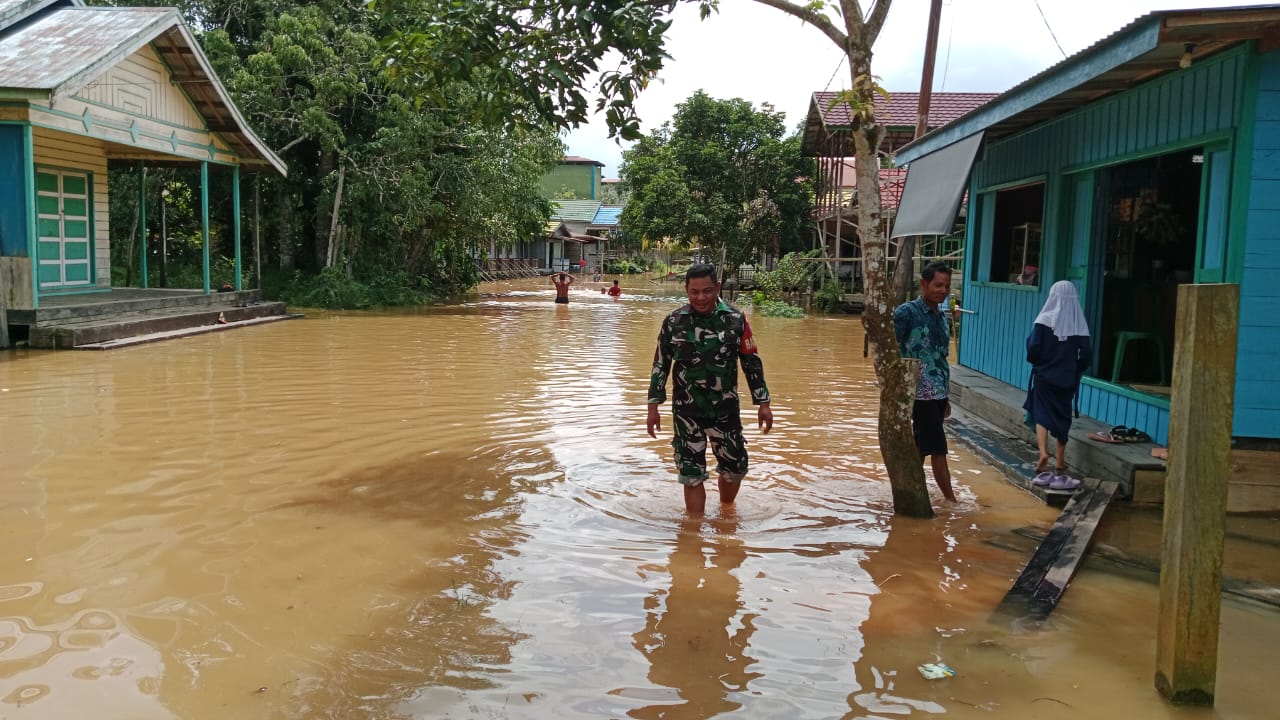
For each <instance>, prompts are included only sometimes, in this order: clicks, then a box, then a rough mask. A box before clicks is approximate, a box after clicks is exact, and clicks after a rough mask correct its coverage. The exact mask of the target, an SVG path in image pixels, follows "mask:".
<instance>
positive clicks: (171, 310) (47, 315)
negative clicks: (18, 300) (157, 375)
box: [8, 288, 300, 350]
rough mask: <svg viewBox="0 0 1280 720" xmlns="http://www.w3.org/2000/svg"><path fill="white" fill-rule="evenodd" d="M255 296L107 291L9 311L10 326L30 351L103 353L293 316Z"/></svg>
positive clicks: (258, 294)
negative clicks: (21, 329)
mask: <svg viewBox="0 0 1280 720" xmlns="http://www.w3.org/2000/svg"><path fill="white" fill-rule="evenodd" d="M261 297H262V296H261V292H260V291H258V290H242V291H236V292H221V293H209V294H205V293H204V292H203V291H201V290H192V289H166V288H146V289H143V288H112V289H110V290H102V291H100V292H87V293H77V294H66V295H43V296H41V297H40V307H39V308H36V309H21V310H9V311H8V317H9V324H10V325H11V326H14V325H17V326H26V342H27V343H28V345H29V346H30V347H33V348H54V349H59V348H62V349H66V348H77V349H86V350H105V349H110V348H118V347H127V346H129V345H136V344H139V343H144V342H155V341H157V340H167V339H172V338H177V337H184V336H186V335H191V334H198V333H203V332H213V331H217V330H225V329H230V328H236V327H244V326H247V325H256V324H261V323H263V322H270V321H273V320H284V319H291V318H295V317H300V316H299V315H293V314H290V313H289V312H288V311H287V309H286V308H285V306H284V303H279V302H263V301H262V299H261Z"/></svg>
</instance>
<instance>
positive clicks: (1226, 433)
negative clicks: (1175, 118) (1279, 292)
mask: <svg viewBox="0 0 1280 720" xmlns="http://www.w3.org/2000/svg"><path fill="white" fill-rule="evenodd" d="M1239 319H1240V286H1238V285H1182V286H1179V287H1178V316H1177V321H1176V323H1175V327H1176V331H1175V332H1176V334H1175V337H1177V339H1178V344H1177V348H1176V350H1175V351H1174V354H1173V388H1172V396H1171V398H1170V400H1169V471H1168V475H1167V480H1166V483H1167V486H1166V488H1165V500H1164V552H1163V556H1162V561H1161V565H1160V567H1161V570H1160V613H1159V616H1158V619H1157V625H1156V676H1155V685H1156V689H1157V690H1159V691H1160V694H1161V695H1164V696H1165V697H1166V698H1168V699H1169V700H1170V701H1171V702H1173V703H1176V704H1185V705H1212V704H1213V694H1214V684H1215V681H1216V680H1217V674H1218V614H1219V610H1220V607H1219V604H1220V600H1221V592H1222V552H1223V536H1224V532H1225V524H1226V512H1227V479H1228V475H1229V473H1230V451H1231V417H1232V408H1233V406H1234V398H1235V379H1236V331H1237V326H1238V324H1239Z"/></svg>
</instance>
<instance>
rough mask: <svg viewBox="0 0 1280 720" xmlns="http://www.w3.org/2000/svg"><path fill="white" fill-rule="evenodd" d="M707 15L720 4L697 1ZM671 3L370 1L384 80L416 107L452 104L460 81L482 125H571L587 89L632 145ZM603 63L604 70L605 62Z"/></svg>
mask: <svg viewBox="0 0 1280 720" xmlns="http://www.w3.org/2000/svg"><path fill="white" fill-rule="evenodd" d="M696 1H697V2H698V3H699V4H700V5H701V6H702V13H703V16H704V17H705V16H706V15H708V14H709V13H710V12H711V11H712V9H714V7H715V6H716V4H717V0H696ZM676 4H677V0H661V1H660V2H634V0H572V1H565V0H560V1H558V2H557V1H556V0H505V1H504V0H497V1H493V2H465V1H459V0H377V4H376V7H377V9H378V11H379V12H381V13H382V14H383V16H384V18H385V22H386V25H387V26H389V27H394V28H396V31H395V32H394V33H392V35H391V36H390V37H389V38H388V41H387V45H386V47H387V52H388V54H389V60H388V63H387V75H388V77H390V78H391V79H392V80H393V81H394V82H395V83H396V87H397V88H399V89H402V90H403V91H405V92H408V93H413V94H415V95H420V96H421V100H422V103H423V104H427V105H430V106H432V107H450V106H451V105H452V103H453V101H454V98H453V96H452V93H451V89H452V87H453V86H454V85H455V84H456V83H458V82H463V83H468V84H474V85H476V86H478V87H483V88H484V89H485V92H484V95H483V97H482V98H481V101H480V102H477V103H475V104H473V105H471V106H470V107H469V108H468V117H470V118H472V119H476V120H479V121H481V122H483V123H484V124H486V125H490V126H494V125H513V124H514V125H526V126H530V125H533V126H541V125H544V124H548V123H549V124H552V125H554V126H556V127H559V128H572V127H576V126H578V125H582V124H585V123H586V122H587V116H588V111H589V109H590V107H591V104H590V103H589V102H588V100H587V97H586V95H585V93H584V88H585V87H586V86H587V84H588V83H589V82H590V83H591V84H593V85H594V86H595V89H597V90H598V91H599V94H598V98H599V99H598V100H597V101H596V102H595V110H596V112H600V113H602V114H603V115H604V117H605V120H606V122H607V123H608V126H609V129H610V134H611V136H612V135H614V134H616V135H620V136H621V137H622V138H623V139H627V140H634V139H636V138H637V137H639V136H640V121H639V118H638V117H636V114H635V108H634V105H633V103H634V101H635V98H636V96H637V95H638V94H639V93H640V91H641V90H643V89H644V88H645V86H647V85H648V84H649V82H650V81H651V80H652V79H653V77H655V76H656V75H657V73H658V71H659V70H661V69H662V66H663V61H664V60H665V59H666V57H667V55H666V52H665V51H664V49H663V45H664V37H663V36H664V34H665V33H666V32H667V30H668V28H670V26H671V20H670V17H669V16H670V13H671V11H672V10H673V9H674V8H675V6H676ZM606 56H607V58H608V62H607V64H605V63H603V62H602V61H604V60H605V59H606Z"/></svg>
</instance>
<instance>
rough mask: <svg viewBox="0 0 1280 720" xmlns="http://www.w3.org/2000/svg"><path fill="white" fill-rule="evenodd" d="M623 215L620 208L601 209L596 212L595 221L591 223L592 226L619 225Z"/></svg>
mask: <svg viewBox="0 0 1280 720" xmlns="http://www.w3.org/2000/svg"><path fill="white" fill-rule="evenodd" d="M621 214H622V208H620V207H612V206H610V207H601V208H600V209H599V210H597V211H596V218H595V220H592V221H591V224H592V225H617V224H618V216H619V215H621Z"/></svg>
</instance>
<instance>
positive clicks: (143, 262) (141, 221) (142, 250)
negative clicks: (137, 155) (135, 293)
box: [138, 160, 150, 288]
mask: <svg viewBox="0 0 1280 720" xmlns="http://www.w3.org/2000/svg"><path fill="white" fill-rule="evenodd" d="M138 257H139V258H140V263H139V268H138V269H139V270H140V271H141V273H142V278H141V280H142V282H141V283H139V285H140V287H144V288H146V287H150V284H149V282H148V278H147V272H148V271H147V166H146V165H145V164H144V163H143V161H141V160H139V161H138Z"/></svg>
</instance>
